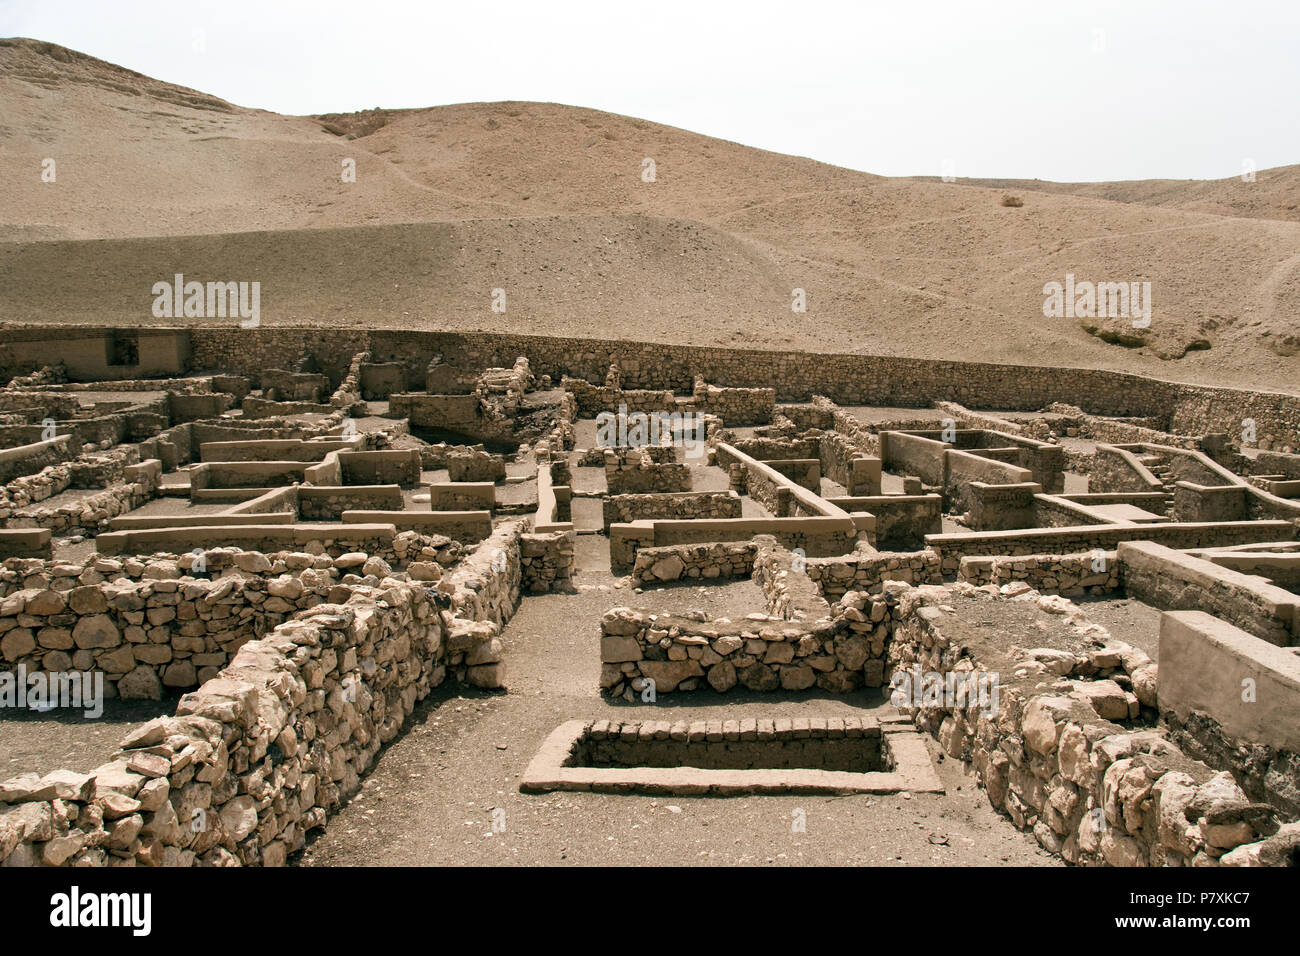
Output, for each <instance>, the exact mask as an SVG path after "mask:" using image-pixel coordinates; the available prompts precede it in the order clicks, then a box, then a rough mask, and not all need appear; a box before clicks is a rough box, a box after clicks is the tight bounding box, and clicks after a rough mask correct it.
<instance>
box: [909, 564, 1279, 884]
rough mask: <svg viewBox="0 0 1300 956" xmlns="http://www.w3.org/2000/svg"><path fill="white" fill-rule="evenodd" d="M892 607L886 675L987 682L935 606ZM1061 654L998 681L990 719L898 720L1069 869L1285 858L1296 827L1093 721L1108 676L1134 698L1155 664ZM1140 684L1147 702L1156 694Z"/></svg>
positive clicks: (1137, 737)
mask: <svg viewBox="0 0 1300 956" xmlns="http://www.w3.org/2000/svg"><path fill="white" fill-rule="evenodd" d="M887 599H888V600H889V601H890V602H891V603H893V604H894V608H893V610H892V613H893V615H894V616H896V617H897V619H898V623H897V624H896V625H895V627H894V630H893V636H892V640H891V641H890V647H889V665H890V675H891V676H892V675H893V674H894V673H896V672H899V671H906V670H907V669H909V668H910V667H912V666H913V665H916V666H918V667H919V668H920V669H921V670H922V671H923V672H931V673H935V674H939V675H947V674H948V673H949V672H951V671H953V670H958V671H962V672H969V670H968V669H973V670H975V671H986V665H984V664H983V663H982V662H980V661H978V660H975V659H972V658H971V657H969V656H968V654H967V653H966V652H965V650H964V648H963V646H962V645H961V643H960V642H957V643H953V642H952V641H951V640H950V638H949V636H948V634H947V630H948V625H947V621H948V620H949V616H948V615H947V614H945V612H943V611H942V610H941V609H940V608H939V607H936V606H934V604H932V603H931V600H930V599H923V598H922V597H921V596H920V595H918V594H916V593H915V592H914V591H912V589H910V588H905V587H902V586H894V585H891V586H890V590H889V592H888V594H887ZM936 603H937V602H936ZM1030 654H1031V655H1032V654H1033V652H1030ZM1061 654H1062V652H1059V651H1053V652H1048V655H1047V656H1046V657H1045V659H1044V660H1036V659H1034V658H1033V657H1032V656H1030V657H1029V658H1027V659H1026V660H1025V661H1024V662H1021V663H1020V664H1019V665H1017V667H1016V676H1014V677H1013V676H1012V675H1011V674H1010V673H1008V672H1006V671H1005V670H1004V672H1002V673H1001V674H1000V675H997V676H999V677H1000V685H999V695H998V709H997V711H996V712H995V713H987V712H986V711H985V710H984V709H981V707H980V706H979V705H978V703H975V704H972V705H971V706H969V707H958V706H955V704H953V703H952V702H940V703H927V704H926V706H922V707H914V706H910V707H905V708H904V711H905V712H906V713H909V714H910V715H911V717H912V720H913V721H914V723H916V725H917V726H918V727H920V728H921V729H924V730H927V731H929V732H930V733H932V734H934V735H935V736H936V737H937V739H938V741H939V744H940V746H941V747H942V748H943V749H944V751H945V753H947V754H948V756H950V757H952V758H954V759H957V760H961V761H962V762H963V763H965V764H967V765H968V766H969V767H970V769H971V770H972V771H973V772H974V773H975V774H976V776H977V778H978V779H979V783H980V786H981V787H982V788H983V789H984V791H985V793H986V795H987V796H988V798H989V803H990V804H992V805H993V807H994V808H995V809H997V810H999V811H1002V812H1004V813H1006V814H1007V816H1009V817H1010V819H1011V821H1012V823H1014V824H1015V825H1016V827H1018V828H1019V829H1021V830H1029V831H1032V832H1033V835H1034V837H1035V839H1037V840H1038V842H1039V844H1040V845H1041V846H1043V848H1044V849H1046V850H1048V851H1049V852H1051V853H1055V854H1058V855H1059V856H1061V857H1062V858H1063V859H1065V860H1066V861H1067V862H1070V863H1079V864H1091V865H1106V866H1215V865H1226V864H1235V865H1250V864H1251V862H1252V861H1253V862H1254V864H1255V865H1258V864H1259V863H1261V862H1262V863H1268V862H1273V864H1274V865H1279V864H1282V863H1284V862H1285V861H1286V860H1287V859H1288V858H1289V857H1290V855H1291V853H1293V852H1294V847H1295V846H1296V845H1297V844H1298V843H1300V826H1296V825H1295V824H1290V825H1289V826H1279V821H1278V818H1277V816H1276V814H1274V813H1273V811H1272V810H1271V808H1268V807H1266V806H1261V805H1259V804H1255V803H1252V802H1251V801H1250V799H1249V798H1248V797H1247V796H1246V794H1245V793H1244V792H1243V791H1242V790H1241V789H1240V788H1239V787H1238V786H1237V784H1236V783H1235V782H1234V781H1233V780H1232V777H1231V775H1230V774H1227V773H1219V774H1214V773H1213V772H1212V771H1211V770H1210V769H1209V768H1207V767H1205V766H1203V765H1200V764H1196V763H1195V762H1194V761H1192V760H1190V759H1189V758H1188V757H1187V756H1185V755H1184V754H1183V753H1181V752H1179V750H1178V748H1177V747H1176V746H1174V744H1173V743H1172V742H1171V741H1170V740H1169V739H1167V738H1166V737H1165V736H1164V735H1163V734H1162V733H1160V732H1159V731H1153V730H1143V729H1127V728H1125V727H1123V726H1121V725H1119V724H1116V723H1114V722H1113V721H1112V719H1110V718H1106V717H1103V716H1101V714H1100V713H1099V711H1098V709H1097V708H1098V706H1103V705H1102V704H1101V703H1100V702H1101V701H1103V700H1104V701H1106V702H1108V703H1109V702H1110V701H1111V700H1112V698H1113V696H1114V695H1113V694H1112V693H1110V692H1109V691H1107V693H1106V694H1104V695H1103V694H1098V693H1096V691H1097V690H1098V689H1099V688H1106V687H1107V686H1114V685H1115V680H1114V679H1113V678H1107V677H1106V676H1105V675H1106V673H1111V674H1123V675H1127V676H1128V677H1129V679H1130V680H1131V681H1132V682H1133V684H1134V686H1135V687H1137V686H1139V683H1140V682H1139V680H1138V679H1137V675H1138V673H1139V672H1143V669H1144V668H1150V667H1152V666H1153V665H1151V664H1150V663H1149V661H1145V660H1143V659H1144V658H1145V657H1146V655H1144V654H1142V652H1140V651H1136V650H1134V649H1133V648H1129V647H1127V645H1119V644H1118V643H1117V642H1116V645H1115V646H1114V647H1103V648H1100V649H1098V650H1096V651H1095V652H1092V653H1091V654H1090V655H1089V656H1088V657H1087V658H1086V659H1085V660H1083V661H1080V660H1074V659H1070V660H1063V659H1061ZM1070 656H1071V657H1072V655H1070ZM1102 665H1106V667H1108V668H1109V670H1107V669H1105V668H1103V666H1102ZM1060 673H1064V674H1066V675H1073V676H1074V677H1075V678H1076V679H1075V680H1074V681H1072V682H1071V685H1070V686H1072V687H1073V688H1074V689H1071V690H1068V691H1067V690H1064V689H1063V687H1062V684H1061V682H1060V680H1059V679H1058V677H1057V676H1056V675H1057V674H1060ZM1021 674H1023V675H1024V676H1020V675H1021ZM1092 678H1101V679H1100V680H1093V679H1092ZM1142 686H1144V687H1145V688H1146V690H1144V691H1143V693H1150V691H1151V690H1152V688H1153V686H1154V685H1153V684H1151V683H1146V684H1143V685H1142ZM1090 691H1092V692H1091V693H1090ZM1122 699H1123V697H1122V695H1121V696H1120V697H1119V698H1118V700H1117V701H1116V702H1122ZM1150 700H1151V702H1152V703H1154V697H1152V698H1150ZM1135 703H1138V702H1137V701H1131V702H1130V704H1135Z"/></svg>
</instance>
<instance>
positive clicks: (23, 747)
mask: <svg viewBox="0 0 1300 956" xmlns="http://www.w3.org/2000/svg"><path fill="white" fill-rule="evenodd" d="M179 700H180V695H179V694H177V695H169V696H166V697H164V698H163V699H162V700H117V699H111V700H105V701H104V712H103V714H102V715H100V716H99V717H98V718H93V719H92V718H88V717H86V716H85V714H84V712H83V711H80V710H72V711H64V710H55V711H49V712H47V713H43V714H42V713H38V712H36V711H27V710H21V711H20V710H9V709H4V710H0V780H3V779H8V778H9V777H12V776H15V775H17V774H20V773H25V772H26V771H29V770H31V771H36V772H38V773H48V772H49V771H51V770H55V769H63V770H73V771H76V772H78V773H86V772H87V771H90V770H93V769H94V768H95V767H98V766H99V765H100V764H102V763H106V762H107V761H108V760H109V758H110V757H111V756H112V754H113V751H115V750H116V749H117V747H118V745H119V744H120V743H121V742H122V738H123V737H125V736H126V735H127V732H128V731H130V730H131V729H132V728H133V727H134V726H135V725H136V724H141V723H144V722H145V721H146V720H152V719H153V718H155V717H160V716H169V715H171V714H173V713H175V711H176V704H177V702H178V701H179Z"/></svg>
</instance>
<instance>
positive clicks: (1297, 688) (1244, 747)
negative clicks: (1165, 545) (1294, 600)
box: [1160, 611, 1300, 817]
mask: <svg viewBox="0 0 1300 956" xmlns="http://www.w3.org/2000/svg"><path fill="white" fill-rule="evenodd" d="M1247 689H1249V693H1248V692H1247ZM1160 709H1161V711H1162V714H1163V715H1164V717H1165V719H1166V720H1167V721H1168V722H1169V725H1170V727H1171V728H1172V734H1171V736H1172V737H1173V739H1174V740H1176V741H1177V742H1178V744H1179V745H1180V746H1181V747H1182V748H1183V750H1185V751H1186V752H1187V753H1189V754H1191V755H1192V756H1194V757H1195V758H1196V759H1198V760H1204V761H1205V762H1206V763H1208V764H1209V765H1210V766H1212V767H1215V768H1217V769H1221V770H1229V771H1231V772H1232V773H1233V776H1234V777H1236V778H1237V779H1238V780H1239V781H1240V782H1241V784H1242V786H1243V789H1245V791H1246V793H1247V795H1248V796H1250V797H1251V798H1252V799H1254V800H1263V801H1267V802H1268V803H1270V804H1272V805H1273V806H1275V807H1279V808H1280V809H1282V810H1283V811H1285V812H1286V813H1288V814H1290V815H1291V816H1292V817H1295V816H1300V657H1297V656H1296V655H1295V654H1293V653H1291V652H1290V651H1286V650H1283V649H1282V648H1279V647H1275V646H1273V645H1272V644H1268V643H1265V642H1264V641H1260V640H1258V639H1257V638H1255V637H1253V636H1252V635H1250V634H1248V633H1246V632H1245V631H1243V630H1241V629H1239V628H1237V627H1234V626H1232V625H1231V624H1229V623H1227V622H1226V621H1222V620H1219V619H1218V618H1217V617H1213V616H1211V615H1210V614H1207V613H1205V612H1203V611H1169V612H1166V613H1164V614H1162V615H1161V616H1160Z"/></svg>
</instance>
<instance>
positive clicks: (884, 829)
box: [299, 535, 1059, 866]
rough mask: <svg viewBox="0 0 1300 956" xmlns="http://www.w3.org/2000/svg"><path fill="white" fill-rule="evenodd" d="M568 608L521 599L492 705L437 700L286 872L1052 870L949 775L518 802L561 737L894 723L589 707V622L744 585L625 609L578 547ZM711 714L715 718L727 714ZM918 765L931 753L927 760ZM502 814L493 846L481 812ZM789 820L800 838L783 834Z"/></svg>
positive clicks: (807, 708)
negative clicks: (869, 789)
mask: <svg viewBox="0 0 1300 956" xmlns="http://www.w3.org/2000/svg"><path fill="white" fill-rule="evenodd" d="M579 564H580V568H581V569H582V570H581V571H580V573H579V575H578V577H577V579H576V583H577V586H578V588H579V590H578V592H577V593H575V594H568V595H564V594H553V595H544V596H540V597H535V598H529V599H528V600H527V601H525V602H524V604H523V605H522V607H521V608H520V610H519V613H518V614H517V615H516V616H515V617H514V619H513V620H512V621H511V622H510V624H509V625H508V626H507V628H506V630H505V633H504V638H505V642H506V657H507V660H508V662H509V664H508V667H509V671H508V675H507V684H508V691H507V692H506V693H504V694H500V693H498V694H492V693H486V692H482V693H478V692H469V691H461V690H457V689H455V688H440V690H439V692H437V693H435V694H434V695H433V696H431V698H430V699H429V700H427V701H426V702H425V703H424V704H423V705H421V707H420V708H419V711H418V712H417V715H416V717H415V718H414V719H413V721H412V724H411V726H410V729H409V730H408V731H407V732H406V733H405V734H404V735H403V736H402V737H400V738H399V739H398V740H397V741H395V742H394V743H393V744H392V745H390V746H389V747H388V748H387V750H386V751H385V752H384V754H383V755H382V756H381V757H380V760H379V763H378V765H377V767H376V769H375V770H374V772H373V773H372V774H370V775H369V776H368V777H367V778H366V780H365V782H364V784H363V787H362V791H361V793H360V794H359V795H358V796H357V797H356V798H355V799H354V800H353V801H352V802H351V803H350V804H349V805H348V806H347V807H346V808H344V809H343V810H342V811H341V812H340V813H339V814H338V815H337V816H336V817H334V818H332V819H331V822H330V826H329V828H328V830H327V831H326V832H325V833H324V834H323V835H321V836H319V837H318V838H316V839H315V840H314V841H313V842H312V843H311V844H310V845H309V846H308V848H307V850H306V851H304V853H303V854H302V855H301V858H300V860H299V863H300V865H307V866H328V865H372V864H397V865H401V864H410V865H429V864H469V865H488V864H507V865H514V864H518V865H529V864H575V865H601V864H604V865H631V866H646V865H652V866H653V865H692V864H694V865H743V864H773V865H787V864H822V865H870V866H890V865H904V864H908V863H915V864H930V865H933V864H946V865H954V866H961V865H980V864H988V863H990V862H1005V863H1009V864H1012V865H1017V866H1030V865H1033V866H1053V865H1059V861H1057V860H1054V859H1053V858H1051V857H1050V856H1049V855H1048V854H1046V853H1045V852H1043V851H1042V850H1041V849H1040V848H1039V847H1038V845H1037V843H1036V842H1035V841H1034V840H1033V838H1032V837H1031V836H1029V835H1026V834H1023V833H1020V832H1018V831H1017V830H1016V829H1015V828H1014V827H1013V826H1012V825H1011V823H1010V822H1009V821H1007V820H1005V819H1003V818H1002V817H999V816H998V815H997V814H996V813H994V812H993V810H992V808H990V807H989V805H988V800H987V798H986V797H984V795H983V793H982V792H981V791H979V790H978V787H977V784H976V782H975V781H974V779H973V778H972V777H969V776H967V775H965V774H964V773H963V771H962V769H961V767H960V765H959V764H956V763H954V762H953V761H950V760H942V759H939V757H940V755H938V754H937V752H936V763H937V766H938V769H939V772H940V776H941V778H942V779H943V781H944V783H945V785H946V786H947V788H948V793H947V795H945V796H939V795H935V794H907V795H902V794H899V795H891V796H862V795H859V796H851V797H810V796H789V797H761V798H756V797H735V798H694V797H649V796H615V795H608V794H592V793H551V794H541V795H525V794H521V793H519V791H518V780H519V776H520V774H521V773H522V772H523V770H524V768H525V767H526V766H527V765H528V762H529V761H530V760H531V759H532V757H533V754H534V753H535V751H536V749H537V747H538V746H539V745H540V744H541V742H542V741H543V740H544V739H545V737H546V735H547V734H549V733H550V732H551V731H552V730H553V729H554V728H555V727H557V726H558V725H559V724H561V723H562V722H564V721H565V720H569V719H573V718H575V717H582V718H599V717H611V718H623V719H627V715H629V714H631V715H633V716H635V717H644V716H645V713H646V712H645V710H644V708H647V707H654V708H656V713H662V714H663V715H665V719H673V720H677V719H697V720H698V719H711V718H717V717H719V716H721V715H722V714H723V712H724V711H725V715H726V716H727V717H728V718H735V717H738V716H759V715H773V714H776V715H780V716H799V715H830V716H834V715H837V714H844V713H849V712H857V713H861V712H862V710H864V709H865V710H867V711H871V712H888V713H894V712H895V711H894V708H892V707H891V706H889V705H888V704H887V703H886V702H884V701H883V700H882V698H881V696H880V694H879V693H878V692H868V691H862V692H858V693H855V694H851V695H846V696H838V695H831V694H825V693H823V692H821V691H808V692H803V693H800V694H790V695H782V699H781V700H779V701H776V700H772V699H771V698H770V696H767V697H765V696H764V695H761V694H750V693H737V692H735V691H733V692H731V693H729V694H727V695H726V696H725V697H722V696H720V695H716V694H714V693H712V692H711V691H701V692H697V693H691V694H678V695H663V696H661V697H660V698H659V702H658V703H657V704H654V705H651V704H644V705H643V704H634V705H629V704H624V703H622V702H621V701H620V702H619V703H617V704H611V703H608V702H606V701H604V700H602V699H601V698H600V696H599V695H598V693H597V677H598V674H599V671H600V662H599V659H598V658H599V655H598V654H597V653H596V644H597V641H598V633H599V631H598V621H599V619H600V615H601V614H603V613H604V612H605V611H606V610H608V609H609V608H610V607H612V606H615V605H617V604H619V603H627V604H632V605H643V606H648V607H654V608H662V609H664V610H684V609H688V608H693V607H698V608H700V609H702V610H705V611H706V612H707V613H709V614H719V613H732V614H735V613H740V612H748V611H750V610H754V609H758V608H761V607H762V598H761V595H760V592H759V591H758V589H757V588H756V587H755V586H754V585H753V584H752V583H751V582H749V581H740V582H736V583H732V584H727V585H723V586H719V587H712V588H698V587H675V588H670V589H664V590H656V591H652V592H646V593H643V594H636V593H633V592H629V591H627V590H625V589H618V590H615V589H613V588H612V585H613V583H614V581H613V579H612V578H611V577H610V576H609V573H608V549H607V546H606V542H605V539H604V538H598V537H592V536H587V535H583V536H581V537H580V538H579ZM724 701H725V704H724ZM932 750H933V748H932ZM496 808H501V809H503V810H504V811H505V821H506V827H505V832H504V833H493V831H492V826H491V823H492V814H493V810H494V809H496ZM796 810H802V811H804V813H805V814H806V817H807V832H805V833H795V832H793V831H792V822H793V820H794V817H793V816H792V814H794V812H795V811H796Z"/></svg>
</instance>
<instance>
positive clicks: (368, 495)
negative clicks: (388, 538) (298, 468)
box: [297, 485, 405, 521]
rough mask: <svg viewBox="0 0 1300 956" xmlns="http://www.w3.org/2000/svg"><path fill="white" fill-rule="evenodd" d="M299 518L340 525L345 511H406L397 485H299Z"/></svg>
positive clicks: (400, 490)
mask: <svg viewBox="0 0 1300 956" xmlns="http://www.w3.org/2000/svg"><path fill="white" fill-rule="evenodd" d="M297 497H298V518H299V519H300V520H302V521H340V520H342V517H343V512H345V511H387V510H393V511H401V510H402V509H403V508H404V507H405V501H404V499H403V498H402V489H401V488H400V487H398V486H397V485H334V486H329V485H299V486H298V492H297Z"/></svg>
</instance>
